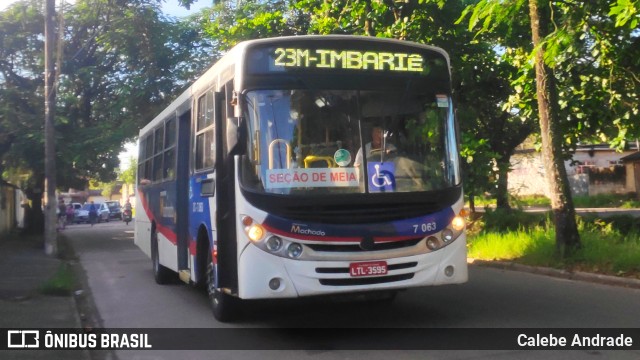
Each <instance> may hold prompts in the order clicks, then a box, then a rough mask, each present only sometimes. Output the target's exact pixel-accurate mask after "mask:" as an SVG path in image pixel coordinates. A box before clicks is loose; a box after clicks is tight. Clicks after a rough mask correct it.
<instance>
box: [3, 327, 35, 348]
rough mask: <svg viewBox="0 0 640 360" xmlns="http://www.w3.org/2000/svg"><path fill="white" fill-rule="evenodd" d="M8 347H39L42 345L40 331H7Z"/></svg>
mask: <svg viewBox="0 0 640 360" xmlns="http://www.w3.org/2000/svg"><path fill="white" fill-rule="evenodd" d="M7 344H8V345H7V347H9V348H13V349H16V348H18V349H25V348H37V347H39V346H40V331H38V330H9V331H7Z"/></svg>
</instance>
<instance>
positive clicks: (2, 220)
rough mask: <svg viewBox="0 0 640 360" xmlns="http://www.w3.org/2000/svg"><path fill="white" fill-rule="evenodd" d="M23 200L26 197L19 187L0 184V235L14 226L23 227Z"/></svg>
mask: <svg viewBox="0 0 640 360" xmlns="http://www.w3.org/2000/svg"><path fill="white" fill-rule="evenodd" d="M24 201H26V198H25V196H24V194H23V193H22V191H21V190H20V189H17V188H15V187H13V186H9V185H5V184H0V237H2V236H4V235H3V234H6V233H8V232H10V231H12V230H14V229H15V228H16V227H19V228H22V227H24V209H23V208H22V204H23V202H24Z"/></svg>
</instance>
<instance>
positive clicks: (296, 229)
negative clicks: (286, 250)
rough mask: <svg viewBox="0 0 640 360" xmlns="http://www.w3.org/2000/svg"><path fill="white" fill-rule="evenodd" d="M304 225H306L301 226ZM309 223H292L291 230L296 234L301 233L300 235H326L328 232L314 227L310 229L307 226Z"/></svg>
mask: <svg viewBox="0 0 640 360" xmlns="http://www.w3.org/2000/svg"><path fill="white" fill-rule="evenodd" d="M301 226H304V227H301ZM306 226H307V225H300V224H292V225H291V232H292V233H294V234H300V235H313V236H326V235H327V234H326V233H325V232H324V231H322V230H313V229H309V228H306Z"/></svg>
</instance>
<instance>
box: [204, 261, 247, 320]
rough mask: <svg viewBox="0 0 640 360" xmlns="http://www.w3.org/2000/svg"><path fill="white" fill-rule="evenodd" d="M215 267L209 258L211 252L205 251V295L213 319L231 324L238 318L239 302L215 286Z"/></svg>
mask: <svg viewBox="0 0 640 360" xmlns="http://www.w3.org/2000/svg"><path fill="white" fill-rule="evenodd" d="M214 272H215V267H214V265H213V259H212V257H211V251H210V250H208V249H207V295H208V296H209V306H211V311H212V312H213V317H215V318H216V320H218V321H220V322H231V321H234V320H236V319H237V318H238V315H239V310H240V309H239V308H240V300H239V299H237V298H235V297H233V296H231V295H228V294H225V293H224V292H223V291H222V290H221V289H219V288H217V287H216V284H215V273H214Z"/></svg>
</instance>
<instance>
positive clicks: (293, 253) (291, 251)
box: [287, 243, 302, 259]
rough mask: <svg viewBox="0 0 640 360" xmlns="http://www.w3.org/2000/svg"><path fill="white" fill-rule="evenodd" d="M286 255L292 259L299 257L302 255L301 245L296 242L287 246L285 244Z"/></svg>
mask: <svg viewBox="0 0 640 360" xmlns="http://www.w3.org/2000/svg"><path fill="white" fill-rule="evenodd" d="M287 255H289V257H290V258H292V259H295V258H298V257H300V255H302V245H300V244H298V243H291V244H289V246H287Z"/></svg>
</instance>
